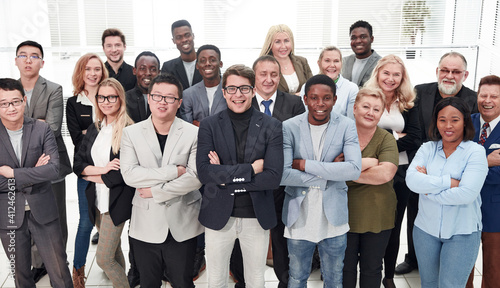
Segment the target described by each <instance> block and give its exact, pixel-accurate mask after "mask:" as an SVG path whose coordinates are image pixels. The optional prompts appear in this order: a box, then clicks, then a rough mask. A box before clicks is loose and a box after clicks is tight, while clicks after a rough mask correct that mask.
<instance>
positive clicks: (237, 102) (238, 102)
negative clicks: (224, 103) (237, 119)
mask: <svg viewBox="0 0 500 288" xmlns="http://www.w3.org/2000/svg"><path fill="white" fill-rule="evenodd" d="M233 102H234V103H235V104H241V103H243V102H245V101H243V100H241V101H233Z"/></svg>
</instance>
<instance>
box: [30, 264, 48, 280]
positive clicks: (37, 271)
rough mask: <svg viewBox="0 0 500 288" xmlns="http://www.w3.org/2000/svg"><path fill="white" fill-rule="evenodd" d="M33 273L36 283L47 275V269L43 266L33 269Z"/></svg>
mask: <svg viewBox="0 0 500 288" xmlns="http://www.w3.org/2000/svg"><path fill="white" fill-rule="evenodd" d="M31 272H32V273H33V280H35V283H37V282H38V281H40V279H42V277H43V276H45V275H47V269H45V266H42V268H35V267H33V269H31Z"/></svg>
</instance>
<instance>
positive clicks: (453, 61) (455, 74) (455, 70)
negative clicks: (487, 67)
mask: <svg viewBox="0 0 500 288" xmlns="http://www.w3.org/2000/svg"><path fill="white" fill-rule="evenodd" d="M436 76H437V79H438V89H439V91H440V92H441V93H442V94H444V95H446V96H454V95H456V94H457V93H458V91H460V89H462V83H463V82H464V81H465V80H466V79H467V76H469V72H468V71H466V70H465V64H464V62H463V60H462V58H460V57H459V56H453V55H450V56H447V57H445V58H444V59H443V60H441V63H439V67H438V68H436Z"/></svg>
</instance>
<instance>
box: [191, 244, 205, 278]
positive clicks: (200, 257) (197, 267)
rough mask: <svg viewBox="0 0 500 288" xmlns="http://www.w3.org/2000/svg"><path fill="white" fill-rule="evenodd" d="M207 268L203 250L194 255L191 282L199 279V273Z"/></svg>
mask: <svg viewBox="0 0 500 288" xmlns="http://www.w3.org/2000/svg"><path fill="white" fill-rule="evenodd" d="M206 267H207V265H206V262H205V250H200V251H197V252H196V254H195V255H194V267H193V281H196V279H198V277H200V273H201V272H202V271H203V270H205V268H206Z"/></svg>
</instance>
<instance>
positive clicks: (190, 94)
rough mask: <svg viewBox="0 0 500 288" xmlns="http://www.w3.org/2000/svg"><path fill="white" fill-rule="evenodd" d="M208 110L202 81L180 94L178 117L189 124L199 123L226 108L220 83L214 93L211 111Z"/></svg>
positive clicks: (205, 90)
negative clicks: (180, 101)
mask: <svg viewBox="0 0 500 288" xmlns="http://www.w3.org/2000/svg"><path fill="white" fill-rule="evenodd" d="M208 108H209V107H208V96H207V89H206V88H205V83H204V82H203V81H201V82H199V83H196V85H193V86H192V87H189V88H188V89H186V90H184V92H182V104H181V108H180V117H181V118H182V119H183V120H185V121H187V122H189V123H193V120H197V121H201V120H203V119H205V118H207V117H208V116H210V115H215V114H217V113H219V112H220V111H222V110H225V109H226V108H227V104H226V99H224V96H223V95H222V81H221V82H220V83H219V86H218V87H217V91H215V94H214V101H213V103H212V109H208Z"/></svg>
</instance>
